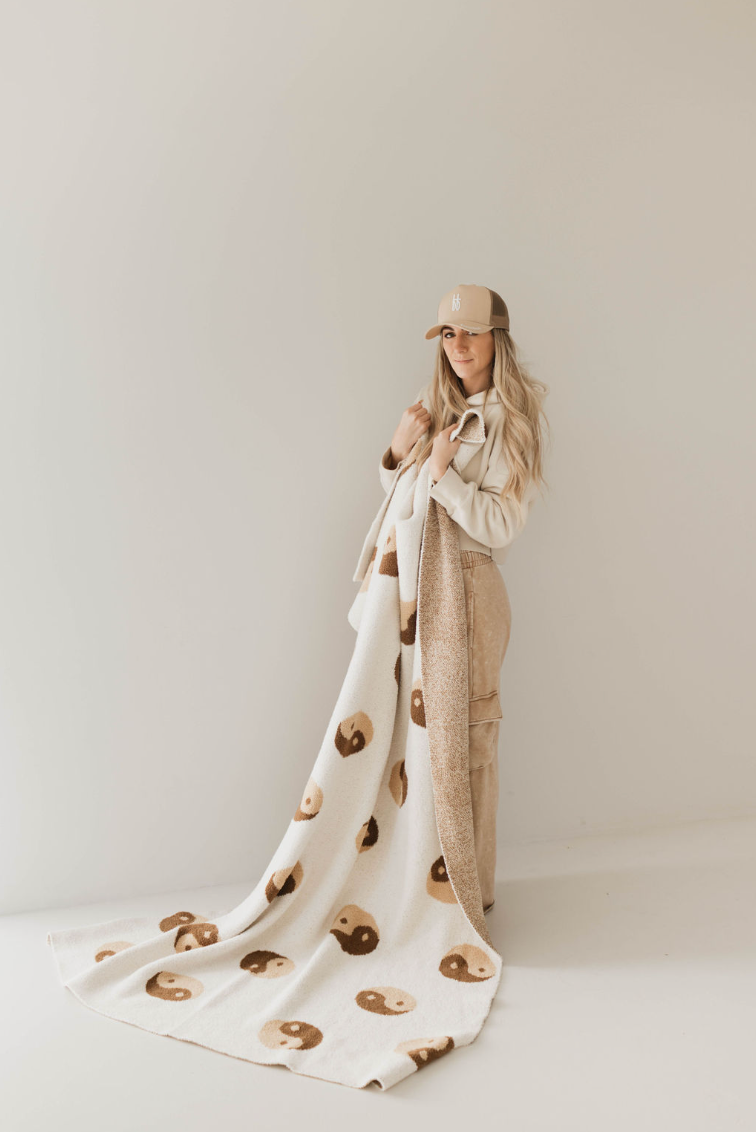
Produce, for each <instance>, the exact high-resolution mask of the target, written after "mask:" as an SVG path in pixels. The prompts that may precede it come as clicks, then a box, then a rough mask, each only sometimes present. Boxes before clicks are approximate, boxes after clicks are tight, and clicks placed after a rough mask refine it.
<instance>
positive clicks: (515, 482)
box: [407, 326, 549, 506]
mask: <svg viewBox="0 0 756 1132" xmlns="http://www.w3.org/2000/svg"><path fill="white" fill-rule="evenodd" d="M491 333H492V334H493V336H494V346H495V352H494V359H493V366H492V373H491V385H492V386H493V387H494V388H496V389H497V390H498V391H499V395H500V396H501V399H502V402H503V405H504V410H505V412H504V437H503V449H504V452H505V455H506V461H507V466H508V468H509V477H508V479H507V482H506V483H505V485H504V487H503V488H502V491H501V497H502V498H504V496H506V495H508V496H511V498H512V499H514V500H515V502H516V504H517V505H518V506H521V504H522V500H523V497H524V495H525V493H526V491H527V490H528V488H529V486H530V484H531V483H535V485H536V487H537V488H538V489H539V490H540V489H541V488H542V487H543V486H544V485H546V484H547V482H548V481H547V480H546V479H545V477H544V475H543V457H544V450H545V449H544V437H545V434H546V433H547V432H548V428H549V426H548V420H547V418H546V414H545V413H544V412H543V408H542V406H543V401H544V400H545V398H546V397H547V396H548V393H549V388H548V386H547V385H544V383H543V382H542V381H538V380H537V379H536V378H534V377H533V376H532V375H531V374H530V373H529V372H528V369H527V367H526V366H525V364H524V363H523V361H522V360H521V358H520V356H519V353H518V349H517V345H516V344H515V341H514V339H513V338H512V336H511V335H510V333H509V331H508V330H504V329H502V328H501V327H498V326H495V327H494V328H493V330H492V331H491ZM490 396H491V389H490V387H489V389H488V391H487V392H486V397H485V401H486V403H487V401H488V398H489V397H490ZM425 402H426V405H427V408H428V412H429V413H430V416H431V420H430V425H429V427H428V431H427V432H426V433H424V434H423V436H421V437H420V438H419V439H418V441H417V442H416V444H415V447H414V448H413V449H412V451H411V452H410V453H409V455H408V457H407V464H408V465H410V464H414V463H417V465H418V471H419V470H420V468H421V467H422V466H423V464H424V463H425V461H426V460H427V459H428V457H429V456H430V454H431V450H432V448H433V440H434V438H435V437H436V436H437V435H438V433H439V432H442V431H443V430H444V429H445V428H448V426H449V425H450V424H454V422H455V421H458V420H459V418H460V417H461V416H462V413H463V412H464V411H465V409H467V408H468V407H469V406H468V404H467V399H466V397H465V388H464V385H463V384H462V382H461V381H460V379H459V378H458V377H457V375H456V373H455V372H454V370H453V369H452V366H451V363H450V362H449V359H448V357H447V356H446V351H445V350H444V345H443V335H440V336H439V341H438V352H437V354H436V363H435V368H434V371H433V377H432V378H431V382H430V387H429V390H428V395H427V397H426V398H425ZM483 408H485V404H484V406H483Z"/></svg>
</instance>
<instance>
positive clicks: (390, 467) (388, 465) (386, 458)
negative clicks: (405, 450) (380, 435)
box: [378, 444, 399, 491]
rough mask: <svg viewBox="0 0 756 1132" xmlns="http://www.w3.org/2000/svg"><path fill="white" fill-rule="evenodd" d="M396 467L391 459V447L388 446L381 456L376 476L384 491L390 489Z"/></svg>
mask: <svg viewBox="0 0 756 1132" xmlns="http://www.w3.org/2000/svg"><path fill="white" fill-rule="evenodd" d="M398 467H399V465H398V464H395V463H394V462H393V459H392V457H391V445H390V444H389V446H388V448H387V449H386V451H385V452H384V453H383V455H382V456H381V462H380V465H379V467H378V474H379V476H380V478H381V485H382V487H383V490H384V491H388V489H389V488H390V487H391V484H392V483H393V480H394V476H395V475H396V469H397V468H398Z"/></svg>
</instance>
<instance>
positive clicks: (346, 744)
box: [334, 711, 373, 759]
mask: <svg viewBox="0 0 756 1132" xmlns="http://www.w3.org/2000/svg"><path fill="white" fill-rule="evenodd" d="M372 738H373V724H372V722H371V720H370V716H369V715H366V713H365V712H364V711H356V712H355V713H354V715H350V716H347V718H346V719H342V721H341V723H340V724H339V726H338V727H337V728H336V735H335V736H334V743H335V744H336V750H337V751H338V752H339V754H340V755H342V756H343V758H345V759H346V758H348V757H349V755H354V754H356V753H357V752H358V751H362V750H364V749H365V747H367V746H368V744H369V743H370V742H371V741H372Z"/></svg>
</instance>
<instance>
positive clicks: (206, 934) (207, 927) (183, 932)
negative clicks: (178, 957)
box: [173, 920, 219, 951]
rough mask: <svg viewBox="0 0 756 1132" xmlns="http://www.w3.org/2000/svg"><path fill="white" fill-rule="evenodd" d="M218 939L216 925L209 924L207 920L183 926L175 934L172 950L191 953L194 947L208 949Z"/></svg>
mask: <svg viewBox="0 0 756 1132" xmlns="http://www.w3.org/2000/svg"><path fill="white" fill-rule="evenodd" d="M218 938H219V936H218V927H217V924H210V923H208V921H207V920H203V921H202V922H200V923H196V924H184V926H183V927H181V928H179V930H178V931H177V932H176V938H175V940H174V941H173V950H174V951H192V950H193V949H194V948H195V947H209V945H210V944H211V943H217V942H218Z"/></svg>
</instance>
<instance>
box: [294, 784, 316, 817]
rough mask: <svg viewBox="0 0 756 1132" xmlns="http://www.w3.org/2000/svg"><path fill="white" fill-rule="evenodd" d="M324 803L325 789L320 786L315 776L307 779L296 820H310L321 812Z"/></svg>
mask: <svg viewBox="0 0 756 1132" xmlns="http://www.w3.org/2000/svg"><path fill="white" fill-rule="evenodd" d="M322 805H323V791H322V790H321V789H320V787H319V786H318V784H317V782H316V781H315V779H314V778H310V779H308V780H307V785H306V786H305V791H304V794H303V795H302V801H301V802H300V803H299V806H298V807H297V812H296V813H295V815H294V821H309V820H310V819H311V818H314V817H316V816H317V815H318V814H319V813H320V807H321V806H322Z"/></svg>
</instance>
